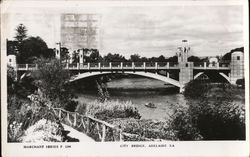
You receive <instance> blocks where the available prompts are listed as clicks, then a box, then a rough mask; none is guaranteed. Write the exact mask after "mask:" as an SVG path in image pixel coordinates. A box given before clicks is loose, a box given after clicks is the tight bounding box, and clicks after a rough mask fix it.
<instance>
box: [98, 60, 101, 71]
mask: <svg viewBox="0 0 250 157" xmlns="http://www.w3.org/2000/svg"><path fill="white" fill-rule="evenodd" d="M98 69H99V70H101V63H100V62H99V63H98Z"/></svg>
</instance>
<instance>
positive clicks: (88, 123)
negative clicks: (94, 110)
mask: <svg viewBox="0 0 250 157" xmlns="http://www.w3.org/2000/svg"><path fill="white" fill-rule="evenodd" d="M89 132H90V119H89V117H87V122H86V134H88V133H89Z"/></svg>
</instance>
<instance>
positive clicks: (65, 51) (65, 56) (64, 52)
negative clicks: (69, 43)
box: [61, 47, 69, 62]
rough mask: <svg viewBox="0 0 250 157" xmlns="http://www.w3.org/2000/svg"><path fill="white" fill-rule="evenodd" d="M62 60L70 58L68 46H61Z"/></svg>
mask: <svg viewBox="0 0 250 157" xmlns="http://www.w3.org/2000/svg"><path fill="white" fill-rule="evenodd" d="M61 60H65V61H66V62H67V61H68V60H69V50H68V49H67V48H66V47H61Z"/></svg>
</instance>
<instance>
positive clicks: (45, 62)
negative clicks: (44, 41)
mask: <svg viewBox="0 0 250 157" xmlns="http://www.w3.org/2000/svg"><path fill="white" fill-rule="evenodd" d="M37 64H38V70H36V71H33V72H32V77H33V78H34V79H35V80H37V81H36V83H35V84H36V85H37V87H38V88H39V89H40V90H41V92H42V95H43V97H44V98H46V99H47V100H49V101H50V102H52V103H53V104H52V105H54V106H57V107H66V106H67V105H69V104H71V103H72V102H73V98H74V94H73V92H72V88H70V84H69V83H68V82H69V80H70V78H71V77H70V72H69V71H68V70H66V69H64V68H63V65H62V64H61V63H60V61H59V60H57V59H39V60H37Z"/></svg>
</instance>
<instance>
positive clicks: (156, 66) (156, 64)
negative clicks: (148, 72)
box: [155, 62, 158, 70]
mask: <svg viewBox="0 0 250 157" xmlns="http://www.w3.org/2000/svg"><path fill="white" fill-rule="evenodd" d="M157 69H158V63H157V62H155V70H157Z"/></svg>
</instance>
